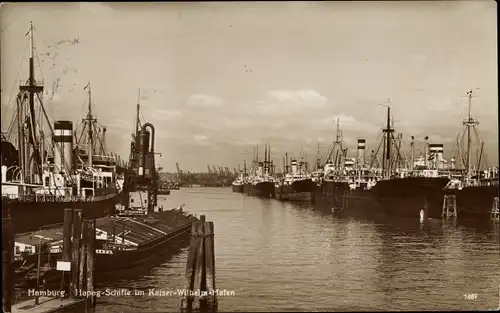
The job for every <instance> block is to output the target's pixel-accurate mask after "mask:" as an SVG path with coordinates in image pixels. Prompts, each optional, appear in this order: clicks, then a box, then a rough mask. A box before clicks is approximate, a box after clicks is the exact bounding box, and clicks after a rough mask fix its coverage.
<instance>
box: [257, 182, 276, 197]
mask: <svg viewBox="0 0 500 313" xmlns="http://www.w3.org/2000/svg"><path fill="white" fill-rule="evenodd" d="M253 189H254V193H255V194H254V195H255V196H256V197H263V198H273V197H274V196H275V194H274V183H273V182H267V181H266V182H258V183H256V184H255V185H254V186H253Z"/></svg>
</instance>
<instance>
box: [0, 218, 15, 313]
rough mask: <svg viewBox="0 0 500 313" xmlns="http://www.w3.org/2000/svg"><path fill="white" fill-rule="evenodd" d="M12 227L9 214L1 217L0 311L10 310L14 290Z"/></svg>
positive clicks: (7, 312)
mask: <svg viewBox="0 0 500 313" xmlns="http://www.w3.org/2000/svg"><path fill="white" fill-rule="evenodd" d="M13 259H14V229H13V227H12V221H11V218H10V216H8V217H2V312H6V313H10V312H12V298H13V292H14V266H13V264H12V263H13Z"/></svg>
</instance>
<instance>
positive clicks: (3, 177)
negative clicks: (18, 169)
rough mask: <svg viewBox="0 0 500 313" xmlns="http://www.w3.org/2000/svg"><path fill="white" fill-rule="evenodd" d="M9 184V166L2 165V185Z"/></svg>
mask: <svg viewBox="0 0 500 313" xmlns="http://www.w3.org/2000/svg"><path fill="white" fill-rule="evenodd" d="M5 182H7V166H5V165H2V184H3V183H5Z"/></svg>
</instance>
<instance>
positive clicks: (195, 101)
mask: <svg viewBox="0 0 500 313" xmlns="http://www.w3.org/2000/svg"><path fill="white" fill-rule="evenodd" d="M187 104H188V105H189V106H202V107H214V106H216V107H218V106H222V105H223V104H224V100H222V99H221V98H219V97H215V96H209V95H205V94H198V95H192V96H190V97H189V98H188V99H187Z"/></svg>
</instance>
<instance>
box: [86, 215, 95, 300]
mask: <svg viewBox="0 0 500 313" xmlns="http://www.w3.org/2000/svg"><path fill="white" fill-rule="evenodd" d="M87 224H88V225H87V238H86V239H87V291H88V292H90V293H92V292H93V291H94V271H95V226H96V223H95V220H87ZM95 300H96V299H95V297H94V296H92V297H90V303H91V305H92V307H95V304H96V302H95Z"/></svg>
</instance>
